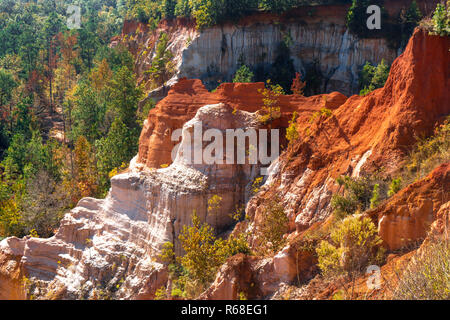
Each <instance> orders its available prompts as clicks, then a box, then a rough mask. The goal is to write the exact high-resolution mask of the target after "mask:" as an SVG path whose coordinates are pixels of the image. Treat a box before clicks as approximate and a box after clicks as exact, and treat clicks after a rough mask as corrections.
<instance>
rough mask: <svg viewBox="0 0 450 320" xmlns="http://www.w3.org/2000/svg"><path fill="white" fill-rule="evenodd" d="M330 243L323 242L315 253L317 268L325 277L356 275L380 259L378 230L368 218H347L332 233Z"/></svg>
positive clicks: (357, 216) (354, 216)
mask: <svg viewBox="0 0 450 320" xmlns="http://www.w3.org/2000/svg"><path fill="white" fill-rule="evenodd" d="M330 238H331V243H330V242H328V241H322V242H321V243H320V245H319V247H318V248H317V249H316V252H317V255H318V259H319V264H318V265H319V267H320V269H321V270H322V272H323V273H324V275H326V276H332V275H336V274H340V273H349V274H351V273H357V272H360V271H361V270H362V268H364V267H365V266H366V265H368V264H369V263H371V262H376V260H377V259H382V258H383V257H382V256H381V255H379V253H380V252H381V251H380V250H374V249H376V248H377V247H379V246H380V245H381V242H382V240H381V238H380V237H379V236H378V233H377V228H376V227H375V224H374V223H373V222H372V220H370V218H367V217H362V216H361V215H352V216H348V217H347V218H345V219H344V220H342V221H340V222H338V224H337V225H336V226H335V227H334V228H333V230H332V231H331V235H330Z"/></svg>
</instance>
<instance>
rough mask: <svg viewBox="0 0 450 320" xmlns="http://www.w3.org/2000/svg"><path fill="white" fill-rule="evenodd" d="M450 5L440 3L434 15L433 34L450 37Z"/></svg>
mask: <svg viewBox="0 0 450 320" xmlns="http://www.w3.org/2000/svg"><path fill="white" fill-rule="evenodd" d="M449 10H450V5H449V4H447V5H445V4H441V3H438V5H437V6H436V10H435V11H434V14H433V18H432V21H433V33H435V34H438V35H440V36H446V35H450V22H449V21H450V13H449Z"/></svg>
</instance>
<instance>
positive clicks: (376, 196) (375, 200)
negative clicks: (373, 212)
mask: <svg viewBox="0 0 450 320" xmlns="http://www.w3.org/2000/svg"><path fill="white" fill-rule="evenodd" d="M379 203H380V185H379V184H378V183H377V184H376V185H374V186H373V191H372V198H370V208H371V209H373V208H375V207H376V206H378V204H379Z"/></svg>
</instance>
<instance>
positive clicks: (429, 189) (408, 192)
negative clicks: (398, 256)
mask: <svg viewBox="0 0 450 320" xmlns="http://www.w3.org/2000/svg"><path fill="white" fill-rule="evenodd" d="M448 190H450V163H446V164H444V165H442V166H440V167H438V168H437V169H435V170H434V171H433V172H432V173H431V174H430V175H429V176H428V177H426V178H425V179H423V180H420V181H418V182H416V183H413V184H411V185H410V186H408V187H407V188H405V189H403V190H401V191H400V192H399V193H398V194H396V195H395V196H394V197H393V198H392V199H390V201H389V202H387V203H383V204H382V205H380V206H379V207H377V209H375V210H373V211H371V212H370V213H369V214H370V216H372V217H374V218H375V220H376V221H377V222H378V230H379V231H378V232H379V235H380V237H381V238H382V239H383V241H384V243H385V245H386V247H387V248H388V249H389V250H397V249H401V248H403V247H405V246H407V245H408V244H412V243H416V242H417V241H422V240H424V239H425V237H426V236H427V233H428V232H429V231H430V229H431V225H432V223H433V222H436V223H435V227H434V230H435V231H436V232H437V233H439V232H442V230H443V229H444V227H445V225H446V223H447V222H446V219H448V218H446V216H445V215H448V206H447V207H444V204H445V203H446V202H448V201H449V200H450V192H449V191H448ZM441 206H442V209H441ZM445 211H447V213H445Z"/></svg>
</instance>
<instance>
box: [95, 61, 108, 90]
mask: <svg viewBox="0 0 450 320" xmlns="http://www.w3.org/2000/svg"><path fill="white" fill-rule="evenodd" d="M89 78H90V79H91V83H92V86H93V87H94V88H95V89H96V90H97V91H100V90H102V89H103V88H105V86H106V84H107V83H108V81H109V80H110V79H111V78H112V71H111V69H110V68H109V64H108V62H107V60H106V59H103V60H102V61H101V62H100V64H99V66H98V67H97V68H95V69H94V70H92V72H91V74H90V75H89Z"/></svg>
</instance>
